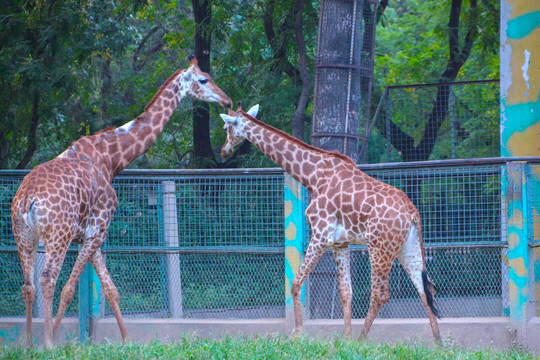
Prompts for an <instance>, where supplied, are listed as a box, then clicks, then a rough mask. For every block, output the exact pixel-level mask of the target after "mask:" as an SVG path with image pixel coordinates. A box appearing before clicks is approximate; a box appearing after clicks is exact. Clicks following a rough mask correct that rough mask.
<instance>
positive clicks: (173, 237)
mask: <svg viewBox="0 0 540 360" xmlns="http://www.w3.org/2000/svg"><path fill="white" fill-rule="evenodd" d="M161 189H162V192H163V228H164V232H165V244H166V246H167V247H168V248H178V247H179V246H180V242H179V238H178V209H177V207H176V184H175V182H174V181H163V182H162V183H161ZM167 279H168V290H169V309H170V311H171V317H172V318H182V317H183V315H184V311H183V307H182V279H181V273H180V254H178V253H171V254H167Z"/></svg>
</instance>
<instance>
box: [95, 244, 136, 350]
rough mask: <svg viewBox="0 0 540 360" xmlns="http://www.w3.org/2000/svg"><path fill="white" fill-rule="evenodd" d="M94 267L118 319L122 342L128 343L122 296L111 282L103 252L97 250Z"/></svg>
mask: <svg viewBox="0 0 540 360" xmlns="http://www.w3.org/2000/svg"><path fill="white" fill-rule="evenodd" d="M90 262H91V263H92V266H93V267H94V269H95V270H96V274H97V276H98V278H99V281H100V282H101V286H102V288H103V290H104V292H105V298H106V299H107V301H108V302H109V304H110V305H111V308H112V311H113V313H114V316H115V317H116V322H117V323H118V327H119V328H120V334H121V335H122V341H124V342H126V340H127V338H128V334H127V330H126V325H125V324H124V319H123V318H122V313H121V312H120V295H119V294H118V290H117V289H116V286H114V283H113V282H112V280H111V276H110V275H109V271H107V268H106V267H105V260H104V259H103V255H102V254H101V250H99V249H97V251H96V252H95V253H94V256H93V257H92V258H91V259H90Z"/></svg>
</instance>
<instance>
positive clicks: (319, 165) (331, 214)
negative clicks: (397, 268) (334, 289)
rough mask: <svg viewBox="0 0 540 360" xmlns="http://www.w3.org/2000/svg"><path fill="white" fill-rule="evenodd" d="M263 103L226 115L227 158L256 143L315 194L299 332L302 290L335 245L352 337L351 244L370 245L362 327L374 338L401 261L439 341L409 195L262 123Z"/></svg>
mask: <svg viewBox="0 0 540 360" xmlns="http://www.w3.org/2000/svg"><path fill="white" fill-rule="evenodd" d="M257 111H258V105H256V106H254V107H253V108H251V109H250V110H249V111H248V112H247V113H245V112H243V111H241V109H239V110H237V111H236V112H233V111H232V110H229V115H225V114H222V115H221V117H222V118H223V120H224V121H225V126H224V128H225V129H226V131H227V139H226V140H225V144H224V145H223V148H222V150H221V155H222V156H223V157H224V158H226V157H228V156H229V155H230V154H231V153H232V151H233V150H234V148H235V147H236V146H238V145H239V144H240V143H241V142H242V141H243V140H244V139H247V140H249V141H250V142H251V143H252V144H253V145H255V146H256V147H257V148H258V149H259V150H261V151H262V152H263V153H264V154H265V155H266V156H268V157H269V158H270V159H271V160H272V161H274V162H275V163H276V164H278V165H279V166H280V167H281V168H283V169H284V170H285V171H286V172H287V173H288V174H289V175H291V176H292V177H293V178H294V179H295V180H296V181H298V182H299V183H300V184H302V185H303V186H304V187H305V188H306V189H307V190H308V191H309V192H310V193H311V194H312V199H311V202H310V204H309V206H308V207H307V209H306V217H307V220H308V222H309V224H310V226H311V230H312V232H313V236H312V238H311V241H310V243H309V246H308V248H307V250H306V254H305V258H304V262H303V263H302V265H301V266H300V269H299V270H298V272H297V273H296V275H295V277H294V279H293V285H292V288H291V294H292V296H293V301H294V314H295V330H294V334H300V333H301V332H302V309H301V302H300V290H301V288H302V284H303V282H304V280H305V279H306V277H307V276H308V274H309V273H310V272H311V270H313V268H314V267H315V265H316V264H317V262H318V261H319V259H320V258H321V256H322V255H323V254H324V252H325V251H326V250H327V249H328V248H332V252H333V254H334V258H335V261H336V265H337V269H338V275H339V290H340V299H341V303H342V305H343V316H344V320H345V334H346V335H347V336H350V335H351V301H352V286H351V275H350V255H349V244H367V246H368V252H369V260H370V262H371V299H370V304H369V310H368V313H367V315H366V319H365V321H364V325H363V327H362V330H361V336H362V337H365V336H367V334H368V332H369V329H370V327H371V325H372V323H373V320H374V319H375V317H376V316H377V313H378V312H379V310H380V309H381V307H382V306H383V305H384V303H386V302H387V301H388V298H389V297H390V286H389V274H390V269H391V267H392V263H393V262H394V260H395V259H396V257H397V258H398V259H399V261H400V263H401V265H402V266H403V267H404V268H405V269H406V270H407V273H408V274H409V276H410V278H411V280H412V282H413V284H414V286H415V287H416V289H417V290H418V293H419V294H420V299H421V300H422V303H423V304H424V307H425V308H426V310H427V314H428V317H429V321H430V324H431V330H432V332H433V337H434V338H435V341H436V342H440V339H441V337H440V333H439V326H438V324H437V317H438V313H437V310H436V309H435V306H434V303H433V296H434V293H435V287H434V285H433V283H432V282H431V281H430V279H429V278H428V276H427V274H426V268H425V259H424V248H423V235H422V224H421V221H420V215H419V213H418V210H417V209H416V207H415V206H414V204H413V203H412V202H411V201H410V200H409V198H408V197H407V195H405V193H403V192H402V191H401V190H398V189H396V188H395V187H393V186H390V185H388V184H385V183H383V182H380V181H378V180H375V179H373V178H371V177H369V176H368V175H366V174H364V173H363V172H362V171H360V170H359V169H358V168H357V167H356V165H355V163H354V162H353V161H352V160H351V159H350V158H349V157H347V156H345V155H342V154H339V153H338V152H335V151H333V152H329V151H326V150H322V149H319V148H316V147H314V146H311V145H308V144H306V143H304V142H302V141H300V140H298V139H296V138H293V137H292V136H290V135H288V134H286V133H284V132H282V131H280V130H277V129H275V128H273V127H271V126H269V125H267V124H265V123H263V122H261V121H260V120H257V119H255V117H254V116H256V114H257Z"/></svg>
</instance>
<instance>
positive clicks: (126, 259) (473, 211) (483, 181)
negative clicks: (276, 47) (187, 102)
mask: <svg viewBox="0 0 540 360" xmlns="http://www.w3.org/2000/svg"><path fill="white" fill-rule="evenodd" d="M518 160H520V161H518ZM512 164H514V165H515V164H519V165H522V166H519V167H517V168H518V169H521V170H519V171H522V173H520V174H519V176H522V177H523V179H525V182H524V185H525V188H524V189H526V191H524V193H523V196H524V197H523V206H524V210H523V211H524V212H526V213H528V214H530V216H527V217H524V218H523V220H524V225H523V228H524V229H526V230H527V231H526V236H527V238H526V242H527V244H528V245H529V246H537V245H538V244H539V243H540V217H539V215H538V208H539V207H540V200H539V198H540V158H524V159H504V158H493V159H475V160H451V161H429V162H421V163H397V164H378V165H363V166H361V169H362V170H364V171H365V172H366V173H367V174H368V175H370V176H373V177H375V178H377V179H380V180H382V181H384V182H387V183H390V184H392V185H394V186H396V187H398V188H401V189H403V190H404V191H405V192H406V193H407V194H408V195H409V197H410V198H411V199H412V200H413V201H414V202H415V203H416V205H417V207H418V208H419V210H420V213H421V216H422V221H423V226H424V233H425V245H426V246H425V248H426V260H427V270H428V273H429V274H430V277H431V278H432V279H433V281H434V282H435V283H436V284H437V286H438V291H437V295H436V302H437V305H438V307H439V308H440V312H441V315H442V316H443V317H466V316H467V317H468V316H501V315H509V314H511V312H512V307H513V306H514V305H512V300H511V299H510V297H509V280H511V279H510V278H509V274H510V277H511V274H512V269H510V268H509V264H510V265H511V264H512V261H509V259H508V249H507V247H508V243H507V239H508V236H507V234H508V231H509V230H508V226H507V222H508V221H507V214H506V209H507V198H508V196H509V194H508V193H507V191H508V189H510V190H512V186H511V184H510V185H508V184H507V182H509V181H510V180H511V179H513V177H511V176H508V175H507V173H508V171H513V172H515V171H516V167H515V166H510V165H512ZM509 166H510V167H509ZM25 174H26V172H24V171H0V189H1V191H0V196H1V198H0V224H1V229H0V231H1V238H0V279H2V280H1V282H0V295H1V296H0V299H1V300H0V301H2V302H3V303H2V304H1V306H0V317H13V316H15V317H18V316H20V317H22V316H24V303H23V301H22V296H21V291H20V289H21V286H22V283H23V280H22V279H23V277H22V271H21V266H20V263H19V259H18V256H17V252H16V248H15V246H14V243H13V237H12V233H11V224H10V213H9V209H10V205H11V200H12V198H13V195H14V193H15V191H16V189H17V188H18V185H19V183H20V181H21V180H22V177H23V176H24V175H25ZM508 179H510V180H508ZM291 184H292V183H291V179H290V178H288V176H287V175H284V173H283V172H282V170H281V169H277V168H276V169H238V170H224V171H217V170H206V171H205V170H164V171H160V170H152V171H150V170H126V171H123V172H122V173H121V174H120V175H119V176H118V177H117V178H116V179H115V181H114V186H115V189H116V192H117V194H118V199H119V206H118V210H117V211H116V214H115V216H114V219H113V221H112V223H111V227H110V230H109V236H108V239H107V240H106V243H105V244H104V246H103V247H102V250H103V253H104V254H105V256H106V261H107V267H108V269H109V271H110V273H111V277H112V279H113V281H114V282H115V284H116V286H117V288H118V290H119V292H120V297H121V300H120V302H121V308H122V313H123V314H124V316H125V317H128V318H129V317H137V318H214V319H216V318H217V319H238V318H241V319H255V318H284V317H286V308H287V304H288V303H287V298H288V297H290V294H289V292H288V286H289V285H285V286H284V284H286V283H290V280H292V278H291V277H290V276H289V275H288V273H287V272H288V271H289V270H288V269H289V268H290V267H291V264H289V259H288V255H289V249H290V248H289V246H291V244H290V243H289V240H287V239H284V233H286V232H287V231H288V229H289V228H288V227H289V226H290V224H289V225H286V224H287V219H286V217H288V216H290V215H291V212H292V213H294V214H295V216H296V219H297V220H295V226H296V229H297V231H298V233H299V234H300V236H299V237H298V238H299V239H300V243H299V244H296V245H294V246H296V247H297V248H299V249H301V250H300V251H299V256H300V258H301V257H302V250H303V249H304V248H305V246H306V244H307V242H308V241H309V229H308V228H307V225H306V223H305V217H304V216H303V209H304V208H305V206H306V202H307V198H308V197H307V195H306V194H305V191H304V192H303V196H300V197H298V199H297V200H298V201H297V202H296V203H294V204H293V207H292V208H290V209H286V205H285V204H286V201H288V200H287V196H288V195H287V193H288V191H289V190H290V189H289V188H290V186H291ZM292 186H294V184H293V185H292ZM519 191H521V187H520V188H519ZM300 193H301V194H302V192H300ZM284 199H285V201H284ZM298 219H299V220H300V221H299V220H298ZM76 255H77V246H75V245H72V247H71V248H70V251H69V253H68V256H67V258H66V261H65V265H64V267H63V270H62V272H61V274H60V278H59V281H58V286H57V290H56V293H55V310H56V307H57V305H58V298H59V295H60V290H61V288H62V287H63V285H64V284H65V282H66V281H67V278H68V276H69V273H70V271H71V268H72V266H73V263H74V260H75V257H76ZM40 259H41V260H40ZM40 264H41V266H42V264H43V250H42V248H40V250H39V254H38V267H39V266H40ZM531 265H532V264H531ZM351 267H352V274H353V275H352V276H353V289H354V298H353V316H354V317H355V318H363V317H364V316H365V313H366V311H367V307H368V305H369V288H370V278H369V261H368V257H367V252H366V248H365V247H362V246H353V247H352V257H351ZM38 274H39V271H38V272H36V287H39V283H38V282H37V276H38ZM90 281H91V282H92V281H96V279H95V277H92V276H90ZM98 285H99V284H98ZM79 288H80V294H83V295H80V296H79V295H78V294H77V295H76V296H75V299H74V301H73V302H72V303H71V304H70V306H69V308H68V311H67V316H76V315H77V313H78V312H79V310H80V309H79V306H81V309H82V307H85V306H87V305H88V302H87V299H89V298H90V301H91V302H92V301H93V303H92V304H90V305H91V306H90V307H91V309H93V310H91V312H93V315H92V316H94V317H97V318H99V317H110V316H112V312H111V310H110V308H109V305H108V303H106V302H105V301H104V299H103V296H102V295H99V293H98V296H97V298H95V299H93V300H92V296H90V295H92V294H88V286H86V285H85V286H82V287H81V286H79ZM537 291H538V290H537ZM36 293H37V294H38V296H37V297H38V298H37V302H36V305H35V308H34V311H35V316H36V317H40V316H41V314H42V307H41V306H42V305H40V299H39V294H40V289H37V291H36ZM531 296H532V297H531V298H530V299H529V302H531V303H532V302H534V301H535V300H534V297H535V296H536V297H538V294H536V295H534V294H531ZM79 297H80V298H81V299H82V300H84V301H78V300H81V299H79ZM304 303H305V306H306V314H307V316H308V317H309V318H312V319H325V318H340V317H342V313H341V303H340V302H339V294H338V288H337V275H336V270H335V265H333V260H332V258H331V254H330V252H329V253H327V254H326V255H325V256H324V257H323V258H322V260H321V261H320V263H319V264H318V265H317V267H316V268H315V270H314V271H313V273H312V274H311V275H310V276H309V278H308V281H307V282H306V286H305V297H304ZM85 304H86V305H85ZM100 304H101V305H103V304H106V305H105V306H100ZM537 304H538V303H536V305H537ZM525 305H527V306H528V305H529V304H525ZM537 309H538V307H537ZM536 314H538V310H536ZM87 316H90V315H88V314H86V315H84V314H83V317H87ZM424 316H425V313H424V310H423V308H422V306H421V304H420V301H419V299H418V295H417V294H416V291H415V290H414V288H413V286H412V284H411V283H410V280H409V279H408V278H407V276H406V274H405V272H404V271H403V269H401V267H400V265H399V264H398V263H395V264H394V266H393V269H392V274H391V299H390V301H389V302H388V303H387V304H386V305H385V306H384V307H383V309H382V310H381V313H380V315H379V317H382V318H414V317H424ZM94 320H95V319H94Z"/></svg>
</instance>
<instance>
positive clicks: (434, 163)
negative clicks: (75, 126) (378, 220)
mask: <svg viewBox="0 0 540 360" xmlns="http://www.w3.org/2000/svg"><path fill="white" fill-rule="evenodd" d="M514 161H524V162H528V163H533V164H540V156H522V157H495V158H477V159H452V160H427V161H411V162H393V163H380V164H359V165H358V167H359V168H360V170H371V169H372V170H402V169H420V168H433V167H458V166H477V165H505V164H506V163H508V162H514ZM28 172H29V170H0V177H2V176H4V177H8V176H24V175H26V174H28ZM264 174H270V175H281V174H283V170H282V169H281V168H278V167H276V168H245V169H127V170H123V171H122V172H121V173H120V174H119V175H118V176H117V178H118V177H120V178H121V177H124V176H150V177H152V176H153V177H160V176H162V177H165V176H186V177H195V176H204V175H264Z"/></svg>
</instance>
